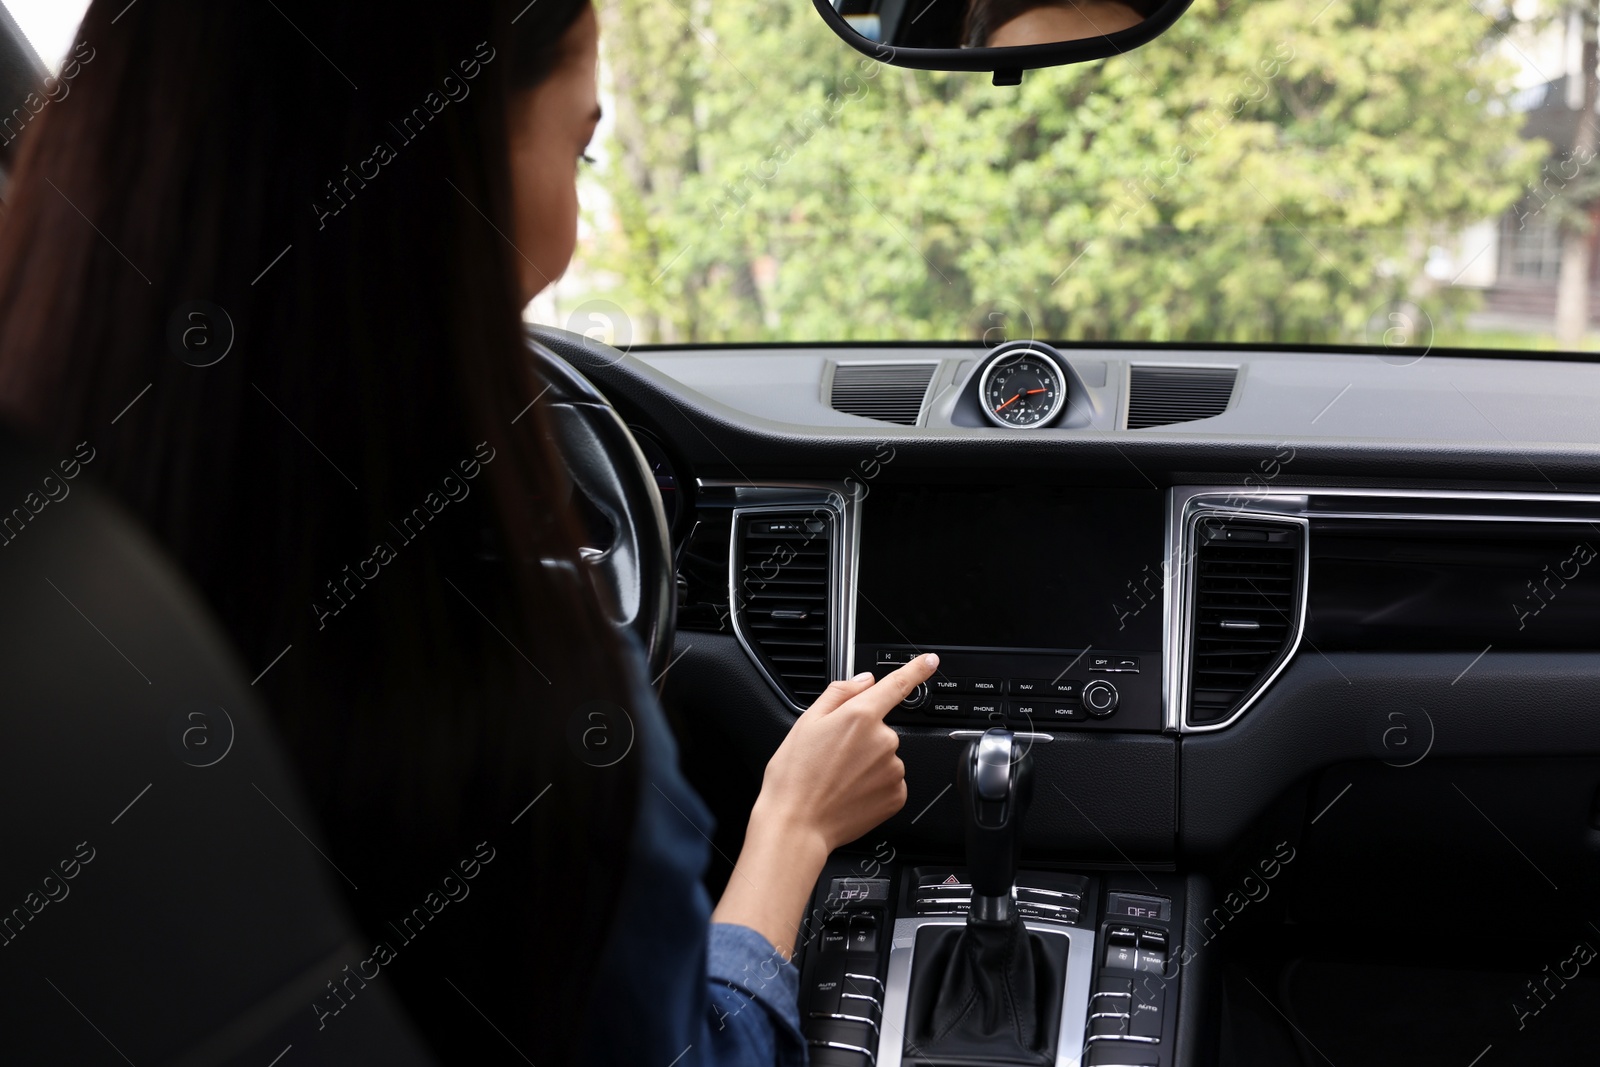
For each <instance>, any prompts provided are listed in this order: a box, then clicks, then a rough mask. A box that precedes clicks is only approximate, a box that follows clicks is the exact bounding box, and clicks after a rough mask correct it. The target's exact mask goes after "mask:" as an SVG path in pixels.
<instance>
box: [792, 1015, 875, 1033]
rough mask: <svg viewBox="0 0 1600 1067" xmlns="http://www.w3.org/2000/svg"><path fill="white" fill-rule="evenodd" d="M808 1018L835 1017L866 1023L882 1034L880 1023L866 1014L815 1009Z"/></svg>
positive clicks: (838, 1019)
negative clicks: (847, 1013)
mask: <svg viewBox="0 0 1600 1067" xmlns="http://www.w3.org/2000/svg"><path fill="white" fill-rule="evenodd" d="M806 1018H808V1019H835V1020H837V1021H839V1022H842V1023H866V1024H867V1025H868V1026H870V1027H872V1032H873V1033H874V1034H880V1033H881V1032H882V1031H880V1030H879V1029H878V1024H877V1023H875V1022H873V1021H872V1020H871V1019H869V1018H867V1017H866V1016H865V1015H843V1014H840V1013H839V1012H836V1011H814V1012H810V1013H809V1014H807V1016H806Z"/></svg>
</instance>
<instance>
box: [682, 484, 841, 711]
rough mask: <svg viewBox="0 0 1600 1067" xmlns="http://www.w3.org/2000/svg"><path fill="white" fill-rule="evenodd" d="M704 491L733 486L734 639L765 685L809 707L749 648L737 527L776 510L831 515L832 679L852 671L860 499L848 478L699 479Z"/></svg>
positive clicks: (730, 546)
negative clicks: (741, 595) (743, 615)
mask: <svg viewBox="0 0 1600 1067" xmlns="http://www.w3.org/2000/svg"><path fill="white" fill-rule="evenodd" d="M696 484H697V485H698V486H699V487H700V488H702V489H733V490H734V491H735V494H736V495H735V500H734V506H733V509H732V516H731V521H730V523H729V530H728V617H729V620H730V621H731V623H732V625H733V633H734V637H736V638H737V639H738V641H739V645H740V647H741V648H743V649H744V654H745V655H746V656H747V657H749V659H750V662H751V663H752V664H754V665H755V667H756V669H757V670H758V671H760V672H761V676H762V677H763V678H765V679H766V680H767V684H768V685H770V686H771V687H772V689H773V692H775V693H777V694H778V697H779V699H781V700H782V701H783V702H784V703H785V704H787V705H788V706H789V708H790V709H792V710H794V711H804V710H805V709H804V708H803V707H801V706H800V705H799V704H797V703H796V702H795V701H794V699H793V698H792V697H790V696H789V694H788V693H787V692H786V691H785V690H784V688H783V686H782V685H781V684H780V683H779V682H778V680H777V679H776V678H774V677H773V676H772V674H771V672H769V671H768V670H767V668H766V665H765V664H763V663H762V661H761V658H760V656H758V655H757V654H756V652H755V650H754V649H753V648H752V647H751V642H750V639H749V638H748V637H747V636H746V635H745V632H744V627H743V626H742V625H741V624H740V621H739V616H740V613H741V610H742V608H741V606H740V603H739V563H738V561H739V529H740V522H741V517H742V516H746V515H755V514H762V513H774V512H794V511H805V510H806V509H808V508H810V509H813V510H815V509H816V508H826V509H828V511H830V512H831V513H832V515H833V538H832V542H833V543H832V545H831V547H830V549H829V567H828V597H829V607H830V608H831V609H832V610H831V612H830V615H831V617H830V620H829V626H828V634H827V637H828V642H827V656H828V662H827V672H828V674H829V675H830V676H831V677H833V678H848V677H849V676H850V669H851V664H850V661H851V658H852V657H851V651H850V649H851V644H852V643H853V642H854V640H855V629H856V598H855V578H856V571H857V567H858V565H859V562H860V554H861V543H860V524H859V508H860V501H859V499H858V498H857V496H856V495H855V494H854V493H852V492H851V491H850V489H849V486H848V485H847V484H846V483H844V482H804V481H797V482H764V483H762V484H760V485H757V484H754V483H751V482H736V481H724V480H712V479H704V480H699V481H697V483H696Z"/></svg>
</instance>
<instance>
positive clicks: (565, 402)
mask: <svg viewBox="0 0 1600 1067" xmlns="http://www.w3.org/2000/svg"><path fill="white" fill-rule="evenodd" d="M574 346H576V347H577V348H578V349H580V350H582V349H584V348H585V346H589V347H591V348H592V347H595V342H593V341H590V340H588V339H587V338H584V337H579V336H577V335H571V334H565V333H563V332H561V331H555V330H541V331H539V335H538V336H537V337H536V338H534V339H532V341H531V343H530V346H529V347H530V349H531V350H532V355H533V361H534V365H535V371H536V372H537V374H538V375H539V377H540V378H541V379H543V380H544V382H545V383H546V385H548V386H549V388H548V390H547V391H546V392H545V394H544V395H543V396H542V397H541V398H540V403H541V404H542V405H543V406H544V407H545V409H546V417H547V418H548V420H549V426H550V429H551V432H552V434H553V435H554V437H555V442H556V448H557V450H558V451H559V452H560V454H561V458H562V461H563V463H564V464H565V465H566V468H567V474H568V476H569V477H570V478H571V480H572V486H573V489H574V490H575V492H576V493H578V494H580V495H581V496H582V497H583V498H584V499H585V500H586V501H587V502H588V504H589V505H590V506H591V510H592V512H593V513H594V514H595V515H597V516H599V517H600V519H601V520H602V521H601V523H599V525H604V526H607V527H609V528H610V536H609V538H606V539H604V540H605V543H603V544H599V545H586V546H584V547H583V549H582V553H583V555H584V557H585V558H586V559H587V560H588V561H589V564H590V565H591V566H592V567H593V568H594V570H595V572H596V573H597V574H598V575H599V576H600V579H601V583H600V584H601V585H602V586H603V587H604V588H603V589H602V590H601V593H602V598H603V599H604V600H605V601H606V604H605V608H606V614H607V615H608V616H609V617H610V619H611V622H612V624H613V625H614V626H616V627H617V629H618V630H621V631H632V633H633V634H634V636H636V637H637V638H638V639H639V644H640V645H641V646H642V647H643V648H644V650H645V656H646V657H647V660H648V662H649V666H650V677H651V678H656V677H658V676H659V675H660V674H661V672H662V671H664V670H665V669H666V664H667V657H668V656H669V655H670V654H671V651H672V633H673V624H674V622H675V621H676V617H677V607H678V597H677V593H678V588H677V580H676V578H675V577H674V575H673V567H672V542H671V539H670V538H669V536H668V534H667V513H666V510H665V508H663V507H662V504H661V490H660V489H659V488H658V487H657V486H656V479H655V475H654V473H652V472H651V470H650V465H649V463H648V462H647V461H646V460H645V458H644V453H643V452H641V451H640V450H639V444H638V442H637V441H635V440H634V437H633V433H632V432H631V431H630V430H629V429H628V427H627V424H626V423H624V422H623V421H622V418H621V416H619V415H618V414H617V411H616V409H615V408H613V407H612V406H611V402H610V401H609V400H607V399H606V398H605V397H604V396H603V395H602V394H601V392H600V390H598V389H596V388H595V387H594V385H593V383H591V382H590V381H589V379H587V378H585V377H584V376H583V375H582V374H580V373H579V372H578V370H577V368H575V367H574V366H573V365H572V364H571V363H569V362H568V361H567V360H566V359H563V358H562V357H561V356H558V355H557V354H556V353H555V352H554V351H552V350H551V349H552V348H554V347H560V348H562V349H564V350H566V351H569V352H571V351H572V350H573V348H574ZM607 351H608V352H611V350H610V349H607ZM577 354H578V355H581V354H582V352H581V351H580V352H578V353H577ZM611 354H612V355H613V356H614V358H615V359H621V358H622V356H621V353H619V352H611Z"/></svg>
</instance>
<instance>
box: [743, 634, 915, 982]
mask: <svg viewBox="0 0 1600 1067" xmlns="http://www.w3.org/2000/svg"><path fill="white" fill-rule="evenodd" d="M938 666H939V657H938V656H935V655H931V654H930V655H926V656H918V657H917V658H916V659H914V660H912V661H911V662H910V663H908V664H906V665H905V666H903V667H901V668H899V669H898V670H896V671H895V672H894V673H892V674H889V675H886V676H885V677H884V678H883V680H882V681H879V682H876V683H874V682H873V680H872V675H871V674H858V675H856V676H855V677H854V678H851V679H849V680H848V681H840V682H834V683H833V684H832V685H830V686H828V688H827V691H826V692H824V693H823V694H822V696H820V697H818V698H817V702H816V703H815V704H812V705H811V707H809V708H807V709H806V710H805V712H804V713H803V714H802V715H801V716H800V718H799V719H797V720H795V724H794V727H793V728H792V729H791V730H790V731H789V736H788V737H786V738H784V741H783V744H781V745H779V746H778V751H777V752H775V753H773V756H772V759H771V760H770V761H768V763H767V771H766V775H765V777H763V779H762V782H761V795H760V796H758V797H757V798H756V803H755V807H754V808H753V809H752V810H751V812H750V824H749V827H748V828H747V829H746V831H745V841H744V849H743V850H742V851H741V852H740V853H739V862H738V863H737V864H735V865H734V871H733V877H732V878H731V879H729V881H728V888H727V890H726V891H725V892H724V893H723V896H722V900H721V901H720V902H719V903H718V904H717V910H716V912H715V913H714V914H713V915H712V919H713V921H715V922H726V923H738V924H739V925H741V926H748V927H750V928H751V929H753V930H756V931H757V932H759V933H761V934H762V935H763V936H765V937H766V938H767V940H768V941H771V942H772V944H773V946H774V947H775V948H776V949H777V950H778V952H779V953H780V954H781V955H783V956H784V957H786V958H787V957H788V956H789V955H790V954H791V953H792V952H793V951H794V936H795V931H796V929H797V927H798V926H799V923H800V915H801V912H802V911H804V910H805V906H806V901H807V900H808V899H809V898H810V896H811V888H812V886H813V885H814V884H815V883H816V880H817V877H818V875H820V874H821V873H822V865H823V864H824V863H825V862H826V861H827V859H828V854H829V853H830V852H832V851H833V850H834V849H836V848H838V847H839V846H841V845H845V844H848V843H849V842H851V841H854V840H855V839H856V838H858V837H860V836H861V835H862V834H864V833H866V832H867V831H869V830H871V829H872V828H873V827H874V826H877V825H878V824H879V823H881V822H883V821H884V820H885V819H887V818H889V816H891V815H893V814H894V813H895V812H897V811H899V810H900V809H901V808H902V807H904V806H905V802H906V768H905V764H904V763H902V762H900V757H899V756H898V755H897V754H896V751H897V750H898V748H899V746H900V735H899V734H897V733H895V732H894V729H893V728H892V727H889V726H886V725H884V721H883V719H884V716H886V715H888V714H889V712H890V710H891V709H893V708H894V707H896V706H897V705H898V704H899V703H900V702H901V701H902V700H904V699H905V697H906V694H907V693H909V692H911V690H912V689H913V688H915V687H916V686H917V685H918V684H920V683H922V682H925V681H927V679H928V677H929V676H930V675H932V674H933V672H934V671H935V670H937V669H938Z"/></svg>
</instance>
